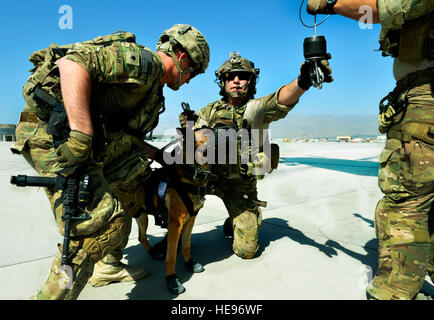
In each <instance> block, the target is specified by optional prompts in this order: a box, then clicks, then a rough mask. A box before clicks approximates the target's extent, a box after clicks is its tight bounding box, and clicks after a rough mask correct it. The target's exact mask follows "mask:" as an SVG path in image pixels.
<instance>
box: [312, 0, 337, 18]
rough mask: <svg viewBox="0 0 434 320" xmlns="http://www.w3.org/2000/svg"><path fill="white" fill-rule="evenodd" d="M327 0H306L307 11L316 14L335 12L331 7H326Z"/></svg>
mask: <svg viewBox="0 0 434 320" xmlns="http://www.w3.org/2000/svg"><path fill="white" fill-rule="evenodd" d="M326 4H327V0H307V7H306V10H307V13H309V14H311V15H316V14H336V13H335V12H334V11H333V9H330V8H327V6H326Z"/></svg>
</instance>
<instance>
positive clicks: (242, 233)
mask: <svg viewBox="0 0 434 320" xmlns="http://www.w3.org/2000/svg"><path fill="white" fill-rule="evenodd" d="M213 185H214V192H213V194H215V195H216V196H218V197H219V198H220V199H222V200H223V202H224V204H225V207H226V210H227V211H228V214H229V217H230V218H231V219H232V226H233V229H234V238H233V243H232V249H233V251H234V253H235V254H236V255H238V256H239V257H241V258H244V259H251V258H253V257H254V256H255V254H256V252H257V251H258V249H259V243H258V233H259V228H260V227H261V221H262V212H261V209H260V208H259V206H258V204H257V203H256V201H257V189H256V180H255V179H254V178H253V179H248V180H247V179H220V180H218V181H217V182H215V183H213Z"/></svg>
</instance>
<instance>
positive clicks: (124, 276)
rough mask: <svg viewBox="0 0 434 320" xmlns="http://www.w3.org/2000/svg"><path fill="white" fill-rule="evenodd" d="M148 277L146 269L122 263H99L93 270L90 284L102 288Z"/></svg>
mask: <svg viewBox="0 0 434 320" xmlns="http://www.w3.org/2000/svg"><path fill="white" fill-rule="evenodd" d="M148 275H149V273H148V271H147V270H146V269H143V268H136V267H131V266H128V265H126V264H125V263H122V262H120V261H117V262H115V263H110V264H109V263H104V262H102V261H98V262H97V263H96V264H95V267H94V269H93V274H92V277H91V278H90V279H89V284H90V285H91V286H93V287H102V286H106V285H108V284H109V283H112V282H130V281H136V280H140V279H143V278H145V277H147V276H148Z"/></svg>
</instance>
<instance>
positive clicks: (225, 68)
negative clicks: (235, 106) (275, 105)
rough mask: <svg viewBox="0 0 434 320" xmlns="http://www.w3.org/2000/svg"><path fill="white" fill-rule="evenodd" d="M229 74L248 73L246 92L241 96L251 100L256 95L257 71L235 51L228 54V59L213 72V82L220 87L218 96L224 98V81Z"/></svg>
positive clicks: (253, 65)
mask: <svg viewBox="0 0 434 320" xmlns="http://www.w3.org/2000/svg"><path fill="white" fill-rule="evenodd" d="M231 72H248V73H250V78H249V80H248V85H247V90H246V91H245V92H243V93H241V94H242V95H248V97H249V98H252V97H253V96H254V94H255V93H256V82H257V80H258V78H259V69H258V68H255V64H254V63H253V62H252V61H249V60H247V59H245V58H242V57H241V56H240V54H239V53H238V52H236V51H234V52H232V53H231V54H230V58H229V59H228V60H226V61H225V62H224V63H223V64H222V65H221V67H220V68H219V69H218V70H217V71H216V72H215V75H216V80H215V82H216V83H217V84H218V86H219V87H220V95H221V96H223V97H226V95H227V92H226V91H225V81H226V80H227V78H228V76H229V74H230V73H231Z"/></svg>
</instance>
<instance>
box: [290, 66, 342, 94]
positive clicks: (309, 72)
mask: <svg viewBox="0 0 434 320" xmlns="http://www.w3.org/2000/svg"><path fill="white" fill-rule="evenodd" d="M317 65H318V67H319V68H320V69H321V71H322V72H323V74H324V82H327V83H330V82H332V81H333V80H334V79H333V77H332V76H331V73H332V68H331V67H330V65H329V62H328V60H326V59H323V60H320V61H317ZM314 68H315V62H314V61H304V62H303V63H302V64H301V66H300V75H299V77H298V81H297V84H298V86H299V87H300V88H301V89H303V90H309V88H310V87H311V86H312V80H313V79H312V77H313V76H314V75H313V71H314Z"/></svg>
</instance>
